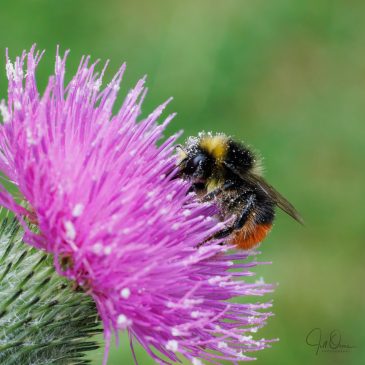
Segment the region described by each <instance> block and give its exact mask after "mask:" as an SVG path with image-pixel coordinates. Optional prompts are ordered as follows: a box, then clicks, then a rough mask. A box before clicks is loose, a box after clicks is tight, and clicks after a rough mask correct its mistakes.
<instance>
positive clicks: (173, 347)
mask: <svg viewBox="0 0 365 365" xmlns="http://www.w3.org/2000/svg"><path fill="white" fill-rule="evenodd" d="M178 348H179V343H178V342H177V341H176V340H170V341H168V342H167V344H166V349H167V350H170V351H174V352H176V351H177V350H178Z"/></svg>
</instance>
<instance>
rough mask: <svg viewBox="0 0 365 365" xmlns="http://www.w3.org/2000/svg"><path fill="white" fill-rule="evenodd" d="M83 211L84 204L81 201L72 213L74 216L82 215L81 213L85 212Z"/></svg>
mask: <svg viewBox="0 0 365 365" xmlns="http://www.w3.org/2000/svg"><path fill="white" fill-rule="evenodd" d="M83 211H84V205H83V204H81V203H78V204H76V205H75V206H74V208H73V209H72V215H73V216H74V217H80V215H81V214H82V213H83Z"/></svg>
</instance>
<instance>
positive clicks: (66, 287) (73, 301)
mask: <svg viewBox="0 0 365 365" xmlns="http://www.w3.org/2000/svg"><path fill="white" fill-rule="evenodd" d="M22 236H23V232H22V230H21V229H20V227H19V224H18V223H17V222H16V221H15V220H13V221H12V220H11V219H9V218H5V219H4V220H3V221H2V222H1V223H0V363H1V364H3V365H13V364H16V365H19V364H22V365H26V364H32V365H48V364H60V365H61V364H67V365H69V364H88V363H89V360H86V359H85V358H84V356H85V351H88V350H94V349H96V348H98V344H97V342H96V341H95V340H93V339H91V337H92V336H93V335H94V334H96V333H99V332H101V328H100V321H99V318H98V315H97V311H96V308H95V304H94V302H93V300H92V299H91V298H90V297H89V296H87V295H85V294H84V293H83V292H81V291H77V290H75V289H74V288H73V284H72V283H71V282H69V281H67V280H66V279H65V278H63V277H61V276H59V275H58V274H57V273H56V272H55V269H54V267H53V258H52V256H51V255H49V254H46V253H45V252H42V251H40V250H36V249H34V248H32V247H30V246H28V245H26V244H24V243H23V242H22Z"/></svg>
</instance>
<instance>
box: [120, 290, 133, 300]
mask: <svg viewBox="0 0 365 365" xmlns="http://www.w3.org/2000/svg"><path fill="white" fill-rule="evenodd" d="M120 296H121V297H122V298H124V299H128V298H129V297H130V296H131V291H130V289H129V288H123V289H122V290H121V291H120Z"/></svg>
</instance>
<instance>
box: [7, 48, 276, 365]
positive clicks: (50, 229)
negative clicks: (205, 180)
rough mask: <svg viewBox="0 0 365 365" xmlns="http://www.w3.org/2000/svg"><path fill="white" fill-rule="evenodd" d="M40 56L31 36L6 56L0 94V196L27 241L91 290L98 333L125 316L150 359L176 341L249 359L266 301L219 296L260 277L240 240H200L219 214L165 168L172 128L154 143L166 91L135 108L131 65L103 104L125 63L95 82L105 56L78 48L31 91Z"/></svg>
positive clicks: (170, 350)
mask: <svg viewBox="0 0 365 365" xmlns="http://www.w3.org/2000/svg"><path fill="white" fill-rule="evenodd" d="M39 59H40V54H39V53H36V52H35V50H34V47H33V48H32V49H31V51H30V52H29V53H23V55H22V56H21V57H20V58H17V59H16V61H15V63H11V62H10V60H9V58H8V59H7V66H6V70H7V75H8V79H9V89H8V100H7V104H5V102H3V103H2V104H1V111H2V114H3V119H4V123H3V124H2V125H1V126H0V149H1V154H0V168H1V170H2V172H3V173H4V175H6V176H7V177H8V179H9V180H10V181H11V182H12V183H13V184H15V185H16V187H17V189H18V190H19V196H18V197H15V198H14V197H13V196H11V195H10V194H9V193H7V192H6V190H5V189H2V190H1V192H0V199H1V204H2V205H4V206H6V207H7V208H9V209H11V210H13V211H14V212H15V213H16V214H17V215H18V217H19V218H20V220H21V221H22V223H23V225H24V227H25V229H26V231H27V235H26V238H25V239H26V240H27V242H28V243H29V244H31V245H33V246H35V247H37V248H40V249H44V250H46V251H47V252H50V253H52V254H54V262H55V266H56V268H57V271H58V272H59V273H60V274H62V275H64V276H66V277H68V278H69V279H71V280H74V281H76V282H77V284H78V285H79V286H81V287H82V288H84V290H85V291H86V292H87V293H88V294H90V295H91V296H92V297H93V298H94V300H95V302H96V304H97V308H98V311H99V314H100V316H101V318H102V320H103V323H104V331H105V335H106V337H107V339H109V338H110V334H111V333H112V332H115V333H118V331H119V330H127V331H128V332H129V335H130V336H131V339H132V340H133V339H137V340H138V341H139V342H140V343H141V344H142V346H143V347H144V348H145V349H146V351H147V352H148V353H149V354H150V355H151V356H152V357H153V358H154V359H155V360H156V361H157V362H159V363H171V362H175V361H178V356H177V354H178V353H181V354H182V355H183V356H185V357H186V358H188V359H189V360H190V361H191V362H192V363H193V364H195V365H199V364H201V363H202V362H201V361H202V359H203V360H204V359H205V360H207V361H208V362H214V361H215V363H219V362H220V361H221V360H228V361H231V362H233V363H237V361H240V360H246V359H250V358H249V357H248V356H247V355H246V352H250V351H256V350H259V349H262V348H264V347H266V346H267V341H266V340H254V339H253V338H252V335H251V333H252V332H256V331H257V329H258V328H259V327H261V326H262V325H263V324H264V322H265V319H266V318H267V317H268V315H270V314H269V313H265V312H263V311H261V309H264V308H267V307H269V306H270V305H269V304H267V303H264V304H239V303H237V302H234V301H233V302H232V301H228V300H230V299H232V298H236V297H239V296H251V295H262V294H264V293H265V292H267V291H269V290H271V287H270V286H269V285H265V284H263V283H257V284H249V283H247V282H245V281H243V280H241V281H239V280H237V279H238V278H239V277H243V276H248V275H250V272H249V271H248V270H249V267H251V266H254V263H252V262H251V263H241V262H240V261H238V260H242V259H246V258H247V254H230V253H227V252H226V248H225V246H221V245H219V244H217V242H211V243H210V244H209V245H203V246H201V247H200V248H199V249H198V248H197V246H199V244H201V243H202V242H203V241H204V240H205V239H206V238H207V237H209V236H211V235H212V234H213V233H215V232H217V231H218V230H219V229H221V228H222V226H221V225H220V224H219V223H217V221H215V219H213V218H211V217H212V215H213V214H214V209H215V208H214V207H211V206H209V205H204V204H199V203H197V202H195V201H194V199H193V198H192V197H191V196H190V195H189V194H187V191H188V188H189V186H188V184H187V183H186V182H183V181H181V180H179V179H171V176H172V175H171V174H173V170H174V166H175V157H174V156H173V148H174V147H173V143H174V141H175V139H176V136H173V137H171V138H169V139H167V140H166V141H164V142H163V143H162V144H161V145H160V146H159V147H158V146H157V141H158V140H159V139H160V138H161V137H162V132H163V130H164V128H165V126H166V124H167V123H168V122H169V121H170V120H171V118H172V115H170V116H168V117H167V118H166V119H165V120H164V121H163V122H162V124H158V123H157V121H158V119H159V118H160V116H161V113H162V111H163V109H164V108H165V105H166V103H165V104H163V105H161V106H159V107H158V108H156V109H155V110H154V111H153V112H152V113H151V114H150V115H148V116H147V117H146V118H144V119H142V118H141V117H140V115H141V104H142V101H143V98H144V96H145V94H146V89H145V87H144V82H145V81H144V79H142V80H140V81H138V82H137V84H136V86H135V87H134V88H133V89H132V90H131V91H130V92H129V93H128V95H127V97H126V98H125V100H124V102H123V105H122V106H121V108H120V109H119V111H118V112H117V113H116V114H113V105H114V102H115V99H116V97H117V93H118V90H119V85H120V82H121V79H122V76H123V73H124V69H125V67H124V66H122V67H121V69H120V70H119V71H118V72H117V74H116V75H115V76H114V78H113V79H112V81H111V82H110V83H109V84H108V85H107V86H106V87H105V88H104V89H101V84H102V78H103V74H104V71H105V68H104V69H103V70H102V72H101V73H100V74H98V73H96V71H95V68H96V66H97V63H93V64H91V63H90V60H89V58H88V57H87V58H84V59H83V60H82V61H81V63H80V66H79V68H78V70H77V72H76V75H75V76H74V77H73V78H72V80H71V81H70V82H69V83H68V84H67V85H65V83H64V77H65V63H66V55H65V56H64V57H63V58H61V57H60V56H59V55H58V54H57V58H56V64H55V75H54V76H52V77H51V78H50V79H49V82H48V85H47V87H46V89H45V91H44V93H43V95H40V93H39V91H38V89H37V85H36V78H35V71H36V67H37V64H38V62H39ZM25 64H26V67H25ZM139 119H140V121H139V122H137V120H139ZM23 202H25V203H23ZM23 217H26V218H23ZM28 220H29V221H31V222H37V225H38V227H39V230H38V231H37V232H36V233H34V232H33V231H31V230H30V229H28V227H27V224H26V223H27V221H28ZM233 269H239V271H237V270H233ZM131 342H132V341H131ZM214 359H215V360H214Z"/></svg>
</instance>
